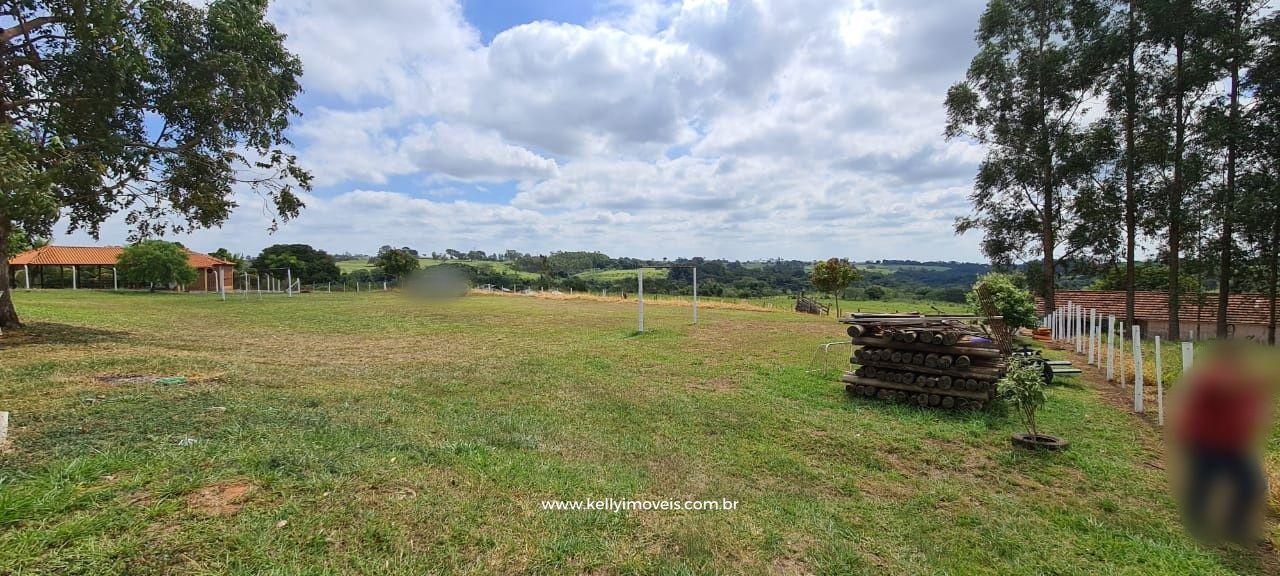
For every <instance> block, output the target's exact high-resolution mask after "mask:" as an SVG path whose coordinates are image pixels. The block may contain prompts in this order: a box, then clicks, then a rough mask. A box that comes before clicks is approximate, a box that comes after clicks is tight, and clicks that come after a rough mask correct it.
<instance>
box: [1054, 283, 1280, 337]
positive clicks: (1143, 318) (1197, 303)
mask: <svg viewBox="0 0 1280 576" xmlns="http://www.w3.org/2000/svg"><path fill="white" fill-rule="evenodd" d="M1204 296H1205V297H1204V299H1203V300H1197V298H1196V295H1195V294H1182V298H1181V299H1180V300H1179V310H1178V324H1179V325H1180V328H1181V331H1182V334H1177V335H1172V336H1171V335H1170V334H1169V293H1167V292H1144V291H1138V292H1136V293H1135V294H1134V306H1133V316H1134V323H1135V324H1137V325H1138V326H1139V327H1140V328H1141V329H1142V334H1143V335H1144V336H1160V337H1161V338H1164V339H1166V340H1184V339H1200V338H1210V337H1213V336H1214V334H1215V333H1216V332H1217V324H1218V295H1217V294H1205V295H1204ZM1054 301H1055V302H1057V305H1058V306H1061V307H1065V306H1066V305H1067V303H1068V302H1069V303H1071V304H1073V305H1075V306H1079V307H1080V308H1083V309H1084V310H1097V311H1098V314H1099V315H1100V316H1101V317H1102V318H1104V319H1105V318H1106V317H1107V316H1115V317H1116V318H1118V319H1119V320H1117V321H1123V319H1124V317H1125V293H1124V292H1123V291H1107V290H1057V291H1055V292H1054ZM1036 311H1037V312H1038V313H1039V315H1040V316H1044V315H1045V314H1047V312H1046V311H1045V309H1044V300H1043V299H1041V298H1040V297H1036ZM1274 321H1275V319H1274V318H1273V317H1272V316H1271V300H1270V299H1269V298H1268V297H1267V296H1266V295H1265V294H1230V295H1228V296H1227V328H1228V330H1229V331H1230V333H1231V335H1232V336H1233V337H1236V338H1248V339H1253V340H1258V341H1261V342H1266V341H1267V337H1268V332H1269V330H1270V327H1271V325H1272V323H1273V322H1274Z"/></svg>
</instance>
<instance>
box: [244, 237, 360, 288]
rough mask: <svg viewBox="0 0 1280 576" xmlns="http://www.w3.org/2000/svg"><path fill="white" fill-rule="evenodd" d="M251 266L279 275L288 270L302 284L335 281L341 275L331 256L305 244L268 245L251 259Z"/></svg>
mask: <svg viewBox="0 0 1280 576" xmlns="http://www.w3.org/2000/svg"><path fill="white" fill-rule="evenodd" d="M253 268H254V269H255V270H258V271H260V272H266V271H271V272H273V273H275V274H281V275H282V274H284V273H285V271H286V270H288V272H289V275H290V276H292V277H293V279H294V280H298V281H300V282H302V283H303V284H320V283H322V282H335V281H337V280H338V278H339V277H341V276H342V272H341V271H340V270H338V264H337V263H336V262H334V260H333V256H330V255H329V254H328V253H326V252H325V251H324V250H317V249H315V248H312V247H311V246H308V245H306V244H276V245H273V246H268V247H267V248H264V249H263V250H262V253H260V254H258V257H257V258H254V259H253Z"/></svg>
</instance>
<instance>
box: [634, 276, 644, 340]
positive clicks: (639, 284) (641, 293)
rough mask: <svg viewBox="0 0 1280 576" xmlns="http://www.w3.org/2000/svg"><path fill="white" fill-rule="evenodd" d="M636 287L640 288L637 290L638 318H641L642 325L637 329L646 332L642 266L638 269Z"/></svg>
mask: <svg viewBox="0 0 1280 576" xmlns="http://www.w3.org/2000/svg"><path fill="white" fill-rule="evenodd" d="M636 287H637V288H638V290H636V292H637V298H636V302H638V303H639V308H638V310H639V314H638V318H639V326H640V327H639V328H638V329H637V330H636V331H637V332H644V268H640V269H639V270H636Z"/></svg>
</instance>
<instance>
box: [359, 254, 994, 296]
mask: <svg viewBox="0 0 1280 576" xmlns="http://www.w3.org/2000/svg"><path fill="white" fill-rule="evenodd" d="M432 256H433V257H432V258H421V259H420V260H419V262H421V264H422V266H423V267H424V268H430V267H433V266H440V265H449V266H454V267H457V268H459V270H461V271H462V272H463V273H465V274H466V275H468V276H469V277H470V278H471V280H472V282H473V283H475V284H492V285H494V286H498V287H502V288H508V289H512V290H518V289H523V288H529V287H533V288H552V289H561V290H577V291H588V290H590V291H600V290H610V291H622V290H625V291H635V290H636V272H635V270H636V268H639V267H646V268H652V269H649V270H647V271H646V272H645V290H646V291H648V292H655V293H667V294H688V293H692V291H693V286H692V279H693V274H692V272H691V270H690V269H689V268H688V266H697V268H698V292H699V293H700V294H704V295H709V296H725V297H731V298H760V297H767V296H778V295H792V294H799V293H801V292H809V293H813V292H815V290H814V288H813V285H812V284H811V283H810V281H809V274H810V272H811V271H812V270H813V262H810V261H806V260H781V259H779V260H755V261H746V262H742V261H735V260H720V259H717V260H708V259H703V258H677V259H675V260H642V259H637V258H626V257H619V258H613V257H610V256H608V255H606V254H602V253H600V252H553V253H550V254H546V255H533V254H523V253H519V252H515V251H507V252H505V253H503V254H501V255H499V254H485V253H484V252H480V251H472V252H462V251H458V250H446V251H445V253H444V254H440V253H433V254H432ZM855 265H856V266H857V267H858V269H859V270H861V271H862V273H863V276H862V278H861V279H860V280H858V281H857V282H855V283H854V284H853V285H852V286H850V287H849V289H848V290H846V291H845V293H844V296H845V297H846V298H850V299H858V300H887V299H895V300H904V299H905V300H911V299H927V300H941V301H948V302H963V301H964V296H965V293H966V292H967V291H968V290H969V287H970V286H972V285H973V282H974V280H976V279H977V277H978V276H979V275H980V274H985V273H986V272H987V271H989V270H990V266H988V265H986V264H974V263H969V262H917V261H913V260H879V261H872V262H858V263H856V264H855ZM338 266H339V268H340V269H341V270H342V271H343V273H345V274H347V275H349V276H351V277H353V278H359V279H368V280H374V279H379V278H380V276H379V271H378V270H377V268H376V267H374V265H373V264H371V263H370V262H369V260H368V259H367V258H366V259H351V260H345V261H341V262H339V263H338Z"/></svg>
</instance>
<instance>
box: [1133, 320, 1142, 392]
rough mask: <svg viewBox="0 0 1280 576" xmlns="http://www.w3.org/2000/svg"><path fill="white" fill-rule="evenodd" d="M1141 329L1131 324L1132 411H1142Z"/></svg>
mask: <svg viewBox="0 0 1280 576" xmlns="http://www.w3.org/2000/svg"><path fill="white" fill-rule="evenodd" d="M1142 376H1143V374H1142V329H1141V328H1140V327H1138V326H1137V325H1134V326H1133V411H1134V412H1137V413H1139V414H1141V413H1142V384H1143V383H1142Z"/></svg>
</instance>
